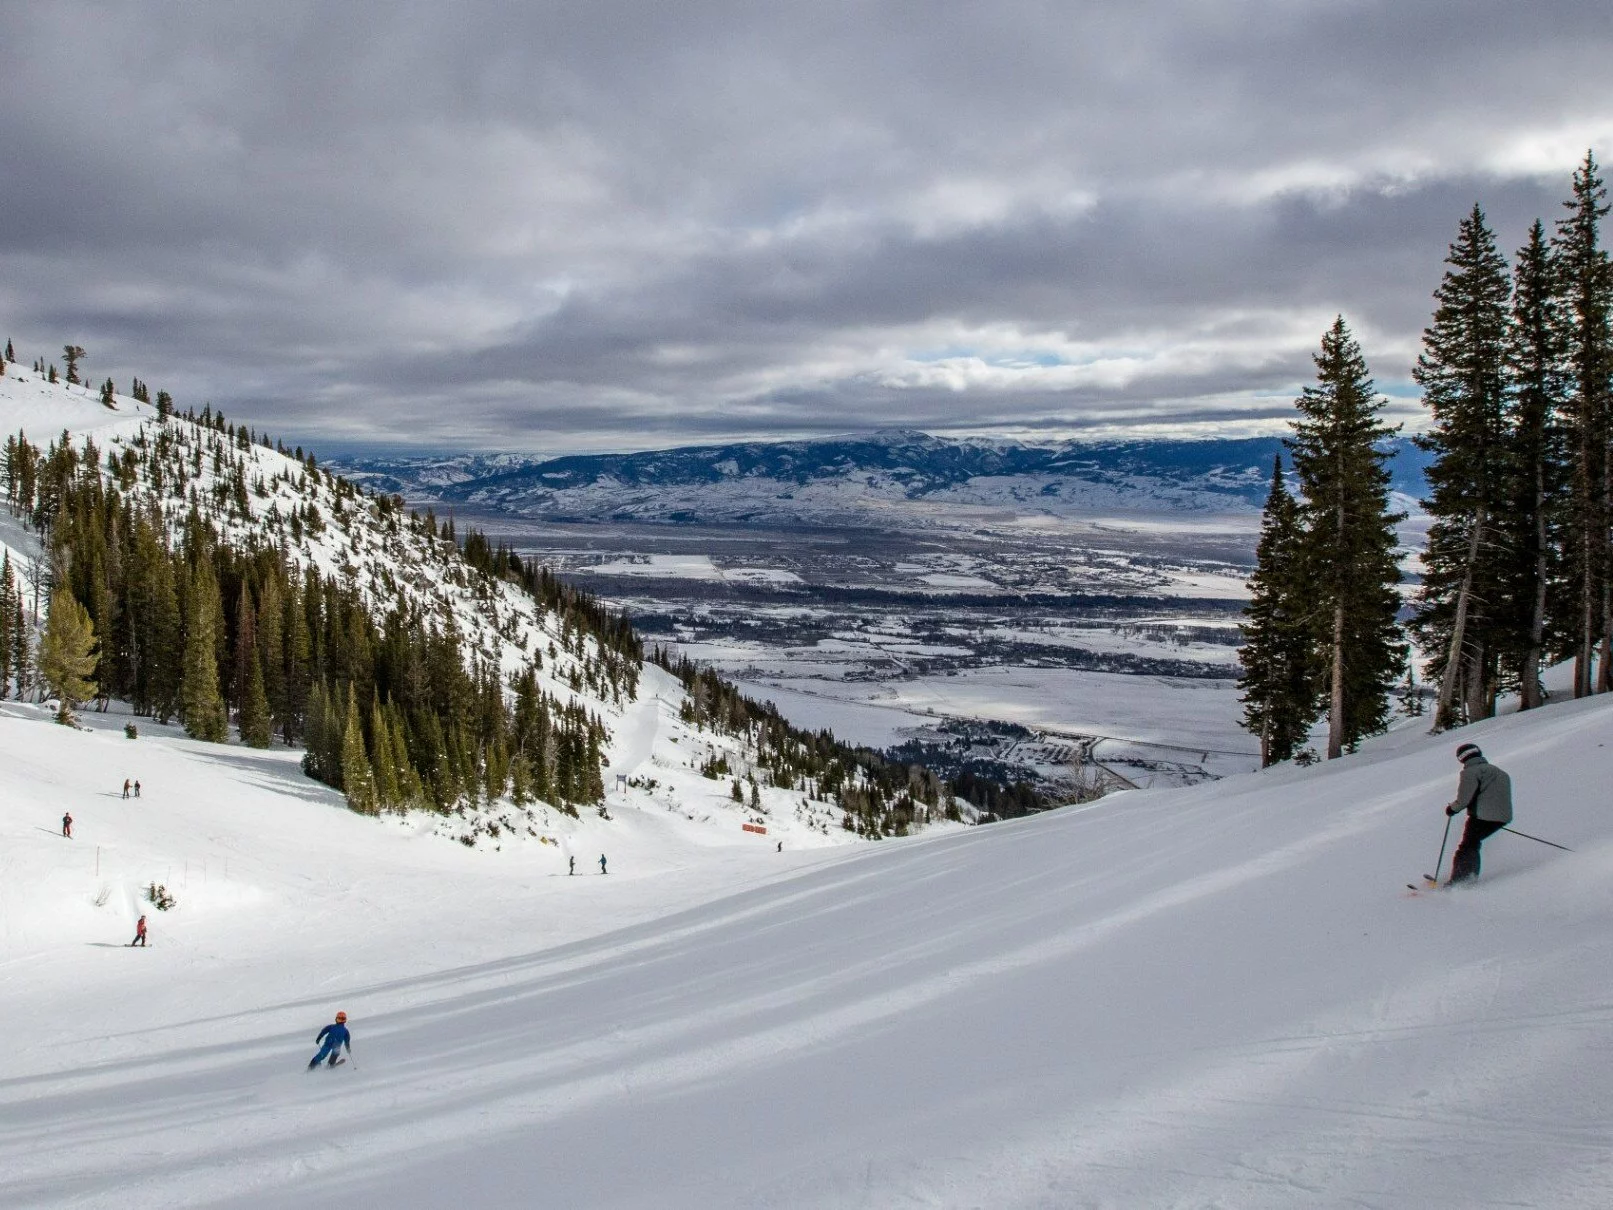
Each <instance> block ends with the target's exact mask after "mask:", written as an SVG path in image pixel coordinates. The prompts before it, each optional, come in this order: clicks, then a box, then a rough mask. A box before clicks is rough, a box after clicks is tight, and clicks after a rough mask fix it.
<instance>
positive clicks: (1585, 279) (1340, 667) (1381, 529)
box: [1239, 153, 1613, 765]
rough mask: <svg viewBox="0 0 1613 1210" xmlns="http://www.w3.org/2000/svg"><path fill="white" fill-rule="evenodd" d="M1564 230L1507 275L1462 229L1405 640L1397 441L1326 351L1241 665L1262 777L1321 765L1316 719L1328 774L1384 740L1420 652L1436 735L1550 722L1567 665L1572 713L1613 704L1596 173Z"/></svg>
mask: <svg viewBox="0 0 1613 1210" xmlns="http://www.w3.org/2000/svg"><path fill="white" fill-rule="evenodd" d="M1564 211H1565V213H1564V214H1562V215H1561V216H1560V217H1559V218H1558V220H1557V221H1556V223H1555V224H1554V225H1553V227H1552V228H1551V229H1550V230H1548V228H1547V226H1546V224H1545V223H1544V222H1543V221H1541V220H1538V219H1537V220H1536V221H1535V223H1534V224H1533V225H1532V226H1531V227H1530V229H1529V232H1528V237H1527V240H1526V242H1525V243H1524V245H1523V246H1522V247H1521V248H1520V249H1519V250H1518V252H1517V253H1516V255H1515V256H1514V257H1513V260H1512V263H1511V265H1510V266H1509V265H1508V263H1507V260H1506V257H1505V256H1504V255H1503V254H1502V253H1501V251H1500V250H1499V248H1498V246H1497V243H1496V238H1495V235H1494V233H1493V232H1492V231H1491V229H1490V227H1489V225H1488V222H1487V220H1486V218H1485V215H1484V212H1483V210H1482V208H1481V207H1479V206H1478V205H1475V206H1474V207H1473V209H1472V211H1471V212H1470V213H1469V214H1467V215H1466V216H1465V217H1464V218H1463V219H1462V220H1461V222H1460V223H1459V224H1458V229H1457V236H1456V239H1455V240H1454V242H1452V244H1451V245H1450V248H1449V252H1448V255H1447V257H1446V261H1445V264H1446V266H1447V267H1446V271H1445V274H1444V277H1443V279H1442V280H1441V282H1440V284H1439V287H1438V288H1437V289H1436V290H1435V292H1434V300H1435V308H1434V313H1433V317H1432V320H1431V322H1430V324H1429V326H1428V327H1427V329H1426V330H1425V331H1424V333H1423V342H1422V344H1423V347H1422V351H1421V354H1420V355H1419V357H1418V359H1417V364H1416V366H1415V367H1414V369H1413V371H1412V374H1413V378H1414V380H1415V381H1416V383H1417V384H1418V386H1419V387H1420V388H1421V390H1422V401H1423V404H1424V405H1425V406H1426V407H1427V408H1428V410H1429V416H1430V424H1429V427H1428V429H1427V431H1426V432H1424V433H1422V434H1420V435H1418V436H1417V437H1416V438H1415V440H1416V441H1417V444H1418V445H1419V446H1420V447H1421V448H1422V449H1424V450H1426V451H1428V452H1429V453H1430V454H1431V455H1432V460H1431V464H1430V466H1429V469H1428V471H1427V484H1428V494H1427V498H1426V499H1425V500H1424V501H1423V507H1424V509H1425V510H1426V512H1427V513H1428V516H1429V518H1430V525H1429V530H1428V537H1427V542H1426V546H1425V548H1424V550H1423V551H1422V552H1421V566H1422V577H1421V584H1420V585H1419V586H1418V587H1417V589H1416V590H1415V592H1414V593H1412V594H1411V599H1410V601H1409V617H1408V618H1407V625H1406V627H1405V628H1404V629H1403V628H1402V626H1401V625H1400V622H1399V617H1400V614H1401V613H1402V599H1401V594H1400V588H1399V585H1400V579H1401V572H1400V567H1399V561H1398V557H1397V549H1396V538H1395V529H1394V527H1395V525H1396V523H1397V522H1399V521H1400V520H1403V517H1402V516H1401V515H1400V514H1397V513H1395V512H1394V511H1392V509H1391V507H1390V499H1389V492H1388V483H1389V477H1388V473H1387V471H1386V469H1385V462H1386V459H1387V455H1386V453H1385V452H1384V449H1383V445H1382V443H1383V441H1384V440H1385V439H1386V438H1387V437H1389V436H1391V435H1392V434H1393V433H1394V432H1395V431H1397V430H1396V429H1395V428H1393V427H1391V426H1389V425H1387V424H1385V423H1384V421H1383V420H1382V417H1381V411H1382V407H1383V404H1384V400H1383V399H1382V398H1381V397H1380V396H1378V394H1377V392H1376V390H1375V388H1374V386H1373V383H1372V380H1371V378H1370V377H1369V375H1368V371H1367V367H1366V362H1365V360H1364V358H1363V357H1362V354H1361V350H1360V348H1359V346H1358V345H1357V343H1356V341H1355V339H1354V337H1353V336H1352V335H1351V333H1350V331H1349V329H1348V327H1347V325H1346V324H1345V322H1344V320H1343V318H1342V317H1340V318H1339V319H1337V320H1336V321H1335V323H1334V324H1333V326H1332V328H1330V329H1329V331H1328V332H1327V334H1326V335H1325V336H1324V337H1323V340H1322V346H1321V351H1320V352H1319V353H1318V354H1317V355H1316V357H1315V363H1316V383H1315V385H1314V386H1309V387H1306V388H1305V389H1304V391H1303V392H1302V394H1301V396H1300V398H1299V399H1298V400H1297V407H1298V410H1299V413H1300V414H1299V416H1298V418H1297V419H1296V420H1295V421H1294V423H1293V434H1292V436H1291V437H1289V438H1288V439H1287V442H1286V444H1287V449H1288V455H1289V468H1288V470H1287V472H1286V473H1285V469H1284V466H1283V463H1282V459H1281V458H1280V457H1279V458H1278V459H1277V460H1276V463H1275V465H1274V466H1273V469H1272V482H1271V490H1270V493H1269V495H1268V497H1267V500H1266V506H1265V511H1264V514H1263V517H1262V524H1261V534H1260V541H1259V545H1258V547H1257V550H1256V565H1255V571H1254V574H1253V575H1252V576H1251V579H1250V589H1251V599H1250V603H1249V605H1248V607H1247V609H1246V611H1245V614H1246V616H1245V625H1244V645H1243V647H1242V648H1240V651H1239V655H1240V660H1241V669H1242V671H1241V677H1240V686H1241V689H1242V700H1243V705H1244V713H1243V724H1244V726H1245V727H1246V728H1247V729H1248V730H1249V731H1251V732H1252V733H1253V734H1255V735H1256V736H1258V737H1259V739H1260V747H1261V761H1262V764H1263V765H1268V764H1271V763H1273V762H1276V761H1282V760H1287V759H1290V758H1293V757H1296V756H1303V755H1304V754H1305V753H1306V752H1308V749H1306V748H1305V744H1306V742H1307V739H1308V736H1309V733H1310V729H1311V727H1312V726H1313V725H1314V724H1315V722H1316V721H1317V720H1318V719H1319V718H1321V717H1323V716H1324V715H1325V717H1326V718H1327V720H1328V739H1327V755H1328V756H1329V757H1330V758H1331V757H1335V756H1338V755H1339V754H1340V753H1341V752H1343V751H1346V750H1350V749H1353V748H1354V747H1355V746H1356V745H1357V744H1358V743H1359V742H1360V741H1361V739H1363V738H1365V737H1366V736H1368V735H1371V734H1373V733H1375V732H1377V731H1380V730H1382V729H1383V728H1384V727H1385V726H1386V725H1387V723H1388V719H1389V714H1390V698H1391V694H1392V693H1393V691H1394V689H1395V687H1396V684H1397V682H1399V680H1400V678H1401V677H1402V676H1405V677H1406V678H1407V679H1408V681H1409V680H1410V679H1411V678H1412V675H1413V674H1412V673H1411V672H1410V670H1409V668H1408V660H1409V656H1410V650H1411V649H1410V644H1409V643H1408V642H1407V637H1408V635H1407V632H1408V631H1409V636H1410V637H1411V638H1414V639H1415V641H1416V643H1417V645H1418V647H1419V648H1420V649H1421V651H1422V652H1423V653H1425V655H1426V657H1427V664H1428V669H1429V675H1430V677H1431V679H1432V681H1433V682H1435V683H1436V685H1437V689H1436V691H1435V694H1434V698H1435V705H1434V727H1435V729H1436V730H1438V729H1443V728H1447V727H1452V726H1457V725H1460V724H1462V723H1466V722H1471V721H1474V720H1476V719H1481V718H1488V717H1491V716H1492V715H1494V713H1495V709H1496V700H1497V697H1498V696H1499V695H1500V694H1502V693H1507V692H1515V693H1517V694H1518V697H1519V702H1520V705H1521V707H1522V708H1523V709H1531V708H1533V707H1536V706H1538V705H1540V704H1541V702H1542V701H1543V700H1544V697H1545V692H1544V689H1543V686H1542V683H1541V670H1542V667H1543V666H1544V665H1546V664H1549V663H1553V662H1556V661H1559V660H1569V659H1571V660H1572V661H1573V665H1574V695H1575V696H1576V697H1582V696H1585V695H1587V694H1591V693H1602V692H1606V691H1608V690H1609V689H1610V688H1613V332H1610V316H1613V268H1610V264H1609V258H1608V255H1607V251H1606V249H1605V248H1604V247H1603V246H1602V242H1601V222H1602V219H1603V218H1604V217H1606V215H1607V213H1608V205H1607V191H1606V188H1605V185H1604V182H1603V180H1602V178H1601V176H1600V174H1599V170H1598V167H1597V164H1596V161H1595V158H1594V156H1592V155H1591V154H1590V153H1587V154H1586V157H1585V159H1584V161H1583V162H1582V163H1581V164H1580V166H1579V167H1578V168H1577V169H1576V170H1575V172H1574V174H1573V178H1572V187H1571V193H1570V197H1569V198H1568V200H1567V201H1565V202H1564ZM1290 483H1292V484H1293V485H1295V486H1296V487H1297V489H1298V491H1297V494H1295V493H1294V492H1292V491H1291V490H1290Z"/></svg>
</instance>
